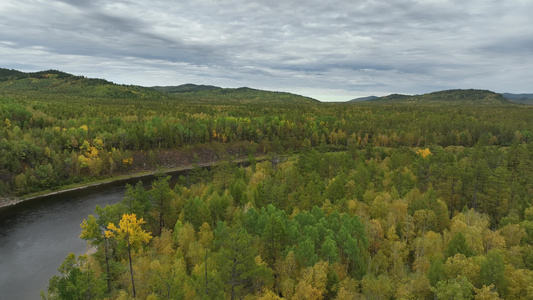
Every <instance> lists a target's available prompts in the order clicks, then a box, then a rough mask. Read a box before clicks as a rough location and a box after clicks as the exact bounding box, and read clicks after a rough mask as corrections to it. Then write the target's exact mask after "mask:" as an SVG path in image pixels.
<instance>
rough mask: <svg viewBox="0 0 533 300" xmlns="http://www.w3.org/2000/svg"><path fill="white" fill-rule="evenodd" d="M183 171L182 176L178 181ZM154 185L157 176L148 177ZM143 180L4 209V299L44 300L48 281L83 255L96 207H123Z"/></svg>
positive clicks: (0, 276) (0, 267)
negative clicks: (85, 224)
mask: <svg viewBox="0 0 533 300" xmlns="http://www.w3.org/2000/svg"><path fill="white" fill-rule="evenodd" d="M180 174H183V172H176V173H174V174H173V176H178V175H180ZM142 180H143V182H144V183H145V184H149V183H150V182H151V180H153V177H152V176H147V177H144V178H143V179H142ZM138 181H139V179H130V180H126V181H121V182H115V183H111V184H107V185H104V186H99V187H91V188H88V189H83V190H78V191H73V192H68V193H64V194H60V195H54V196H49V197H43V198H40V199H35V200H31V201H27V202H22V203H19V204H17V205H15V206H11V207H4V208H0V295H1V298H2V299H40V298H39V292H40V291H41V290H46V287H47V286H48V280H49V279H50V277H52V276H53V275H56V274H58V273H59V272H57V269H58V268H59V266H60V265H61V263H62V262H63V260H64V259H65V257H66V256H67V254H68V253H70V252H73V253H75V254H82V253H84V252H85V250H86V247H87V243H86V242H85V241H84V240H81V239H80V238H79V235H80V232H81V229H80V224H81V222H82V221H83V219H85V218H87V216H88V215H89V214H92V213H93V212H94V208H95V207H96V205H100V206H105V205H106V204H114V203H117V202H119V201H120V200H121V199H122V197H123V196H124V191H125V184H126V183H129V184H135V183H136V182H138Z"/></svg>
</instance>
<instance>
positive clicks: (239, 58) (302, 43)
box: [0, 0, 533, 100]
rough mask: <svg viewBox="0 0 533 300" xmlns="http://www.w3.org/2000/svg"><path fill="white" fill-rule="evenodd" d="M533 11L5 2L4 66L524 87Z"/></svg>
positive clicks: (334, 92)
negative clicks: (530, 15)
mask: <svg viewBox="0 0 533 300" xmlns="http://www.w3.org/2000/svg"><path fill="white" fill-rule="evenodd" d="M530 11H533V3H531V2H530V1H519V0H516V1H504V2H501V1H493V0H490V1H482V0H475V1H467V2H465V1H451V0H450V1H448V0H432V1H430V0H424V1H422V0H419V1H415V0H395V1H385V0H382V1H370V0H368V1H364V0H362V1H315V0H308V1H303V0H299V1H281V0H273V1H244V0H219V1H215V0H198V1H175V2H168V1H163V0H151V1H147V0H143V1H127V0H123V1H103V0H101V1H81V0H63V1H51V0H50V1H39V0H28V1H16V0H4V1H3V2H2V4H0V14H1V15H2V16H3V18H2V19H1V20H0V32H2V34H0V49H1V50H2V53H3V55H2V57H0V65H1V66H3V67H8V68H15V67H16V66H21V67H22V66H23V67H24V68H23V69H25V70H28V71H30V70H31V71H37V70H39V69H41V68H43V67H45V66H46V67H48V68H54V69H61V70H64V71H67V72H76V73H77V74H81V75H86V76H94V77H105V78H106V79H109V80H112V81H116V82H119V83H132V84H141V85H156V84H157V85H176V84H182V83H186V82H193V83H201V84H213V85H221V86H230V87H237V86H251V87H255V88H267V89H274V90H285V91H298V92H300V93H303V94H305V95H308V96H313V95H320V97H321V98H319V99H321V100H343V99H344V100H348V99H351V98H355V97H357V96H366V95H369V94H387V93H395V92H402V93H422V92H430V91H433V90H438V89H449V88H458V87H465V88H469V87H475V88H485V89H491V90H496V91H515V90H516V91H517V92H518V91H520V92H527V89H528V88H529V86H531V83H530V82H528V80H527V79H524V77H522V76H524V75H525V74H526V72H527V68H524V67H526V66H529V67H531V66H532V65H533V59H532V58H531V57H533V56H532V55H531V51H533V50H532V49H533V47H532V46H533V40H532V39H531V36H533V26H530V25H531V21H530V17H529V15H528V12H530ZM502 70H504V71H505V75H502V74H501V72H502ZM465 84H469V85H471V86H465ZM306 91H308V92H306ZM319 91H320V92H319ZM328 92H329V93H331V96H329V97H326V96H324V95H328ZM350 94H353V96H348V95H350ZM317 97H318V96H317Z"/></svg>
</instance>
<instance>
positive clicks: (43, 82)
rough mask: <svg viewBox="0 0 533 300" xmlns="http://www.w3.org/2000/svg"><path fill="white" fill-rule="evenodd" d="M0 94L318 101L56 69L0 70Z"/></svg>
mask: <svg viewBox="0 0 533 300" xmlns="http://www.w3.org/2000/svg"><path fill="white" fill-rule="evenodd" d="M0 92H1V93H2V94H3V95H5V96H8V95H22V94H23V95H32V96H37V95H38V96H39V97H49V96H52V97H53V95H57V94H61V95H63V96H65V95H70V96H72V97H89V98H93V97H95V98H111V99H130V98H131V99H139V98H141V99H147V100H153V99H169V100H175V101H183V102H190V103H199V104H209V103H213V102H216V103H218V104H223V103H231V104H249V103H261V102H264V103H279V104H286V103H291V104H295V103H302V104H306V103H317V102H318V100H316V99H312V98H309V97H304V96H300V95H296V94H291V93H284V92H272V91H264V90H257V89H252V88H248V87H242V88H235V89H234V88H221V87H216V86H210V85H195V84H184V85H180V86H156V87H142V86H137V85H122V84H115V83H113V82H110V81H107V80H104V79H95V78H86V77H84V76H75V75H72V74H68V73H65V72H61V71H57V70H47V71H40V72H31V73H26V72H21V71H17V70H9V69H1V68H0Z"/></svg>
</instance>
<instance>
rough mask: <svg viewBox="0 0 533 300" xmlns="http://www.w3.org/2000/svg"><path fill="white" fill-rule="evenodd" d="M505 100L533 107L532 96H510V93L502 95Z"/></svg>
mask: <svg viewBox="0 0 533 300" xmlns="http://www.w3.org/2000/svg"><path fill="white" fill-rule="evenodd" d="M502 95H503V97H505V99H507V100H509V101H512V102H516V103H522V104H530V105H533V94H512V93H503V94H502Z"/></svg>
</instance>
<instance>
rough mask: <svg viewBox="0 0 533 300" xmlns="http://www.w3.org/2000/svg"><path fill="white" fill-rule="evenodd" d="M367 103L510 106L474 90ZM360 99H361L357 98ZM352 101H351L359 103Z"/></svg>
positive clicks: (493, 95) (392, 97) (498, 96)
mask: <svg viewBox="0 0 533 300" xmlns="http://www.w3.org/2000/svg"><path fill="white" fill-rule="evenodd" d="M367 98H369V99H368V100H366V102H367V103H382V104H424V105H458V104H461V105H510V104H512V102H511V101H509V100H508V99H506V98H505V97H504V96H502V95H501V94H498V93H495V92H492V91H488V90H476V89H464V90H463V89H455V90H444V91H437V92H432V93H427V94H422V95H402V94H391V95H388V96H383V97H373V96H371V97H367ZM358 99H361V98H358ZM358 99H354V100H352V101H361V100H358Z"/></svg>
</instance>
